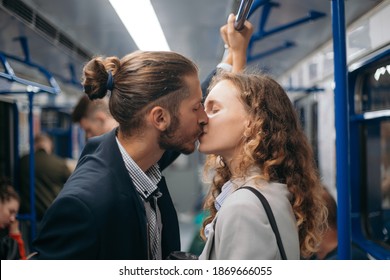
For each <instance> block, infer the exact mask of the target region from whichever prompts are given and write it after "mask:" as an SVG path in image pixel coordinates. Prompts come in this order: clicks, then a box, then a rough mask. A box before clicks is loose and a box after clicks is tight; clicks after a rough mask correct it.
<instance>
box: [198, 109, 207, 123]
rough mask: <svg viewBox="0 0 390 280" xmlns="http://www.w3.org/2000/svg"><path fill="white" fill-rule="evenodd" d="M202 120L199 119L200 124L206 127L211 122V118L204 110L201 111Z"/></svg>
mask: <svg viewBox="0 0 390 280" xmlns="http://www.w3.org/2000/svg"><path fill="white" fill-rule="evenodd" d="M200 114H201V116H200V118H199V124H201V125H205V124H207V123H208V122H209V117H208V116H207V114H206V112H205V111H204V110H200Z"/></svg>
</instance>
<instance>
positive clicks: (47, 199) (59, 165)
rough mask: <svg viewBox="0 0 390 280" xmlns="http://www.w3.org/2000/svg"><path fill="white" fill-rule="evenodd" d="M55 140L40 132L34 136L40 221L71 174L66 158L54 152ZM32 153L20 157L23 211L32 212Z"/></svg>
mask: <svg viewBox="0 0 390 280" xmlns="http://www.w3.org/2000/svg"><path fill="white" fill-rule="evenodd" d="M53 148H54V146H53V141H52V140H51V138H50V137H49V135H47V134H45V133H39V134H37V135H36V136H35V137H34V159H35V209H36V214H37V219H38V221H39V220H41V219H42V217H43V215H44V213H45V212H46V210H47V208H49V206H50V205H51V203H52V202H53V200H54V199H55V198H56V197H57V195H58V194H59V192H60V191H61V189H62V187H63V186H64V184H65V182H66V180H67V179H68V178H69V176H70V174H71V170H70V169H69V167H68V165H67V162H66V160H65V159H63V158H60V157H58V156H56V155H55V154H53ZM29 160H30V155H25V156H23V157H22V158H21V159H20V173H21V176H20V180H21V189H20V191H21V209H20V212H21V213H29V212H30V181H29V178H30V176H29V174H30V173H29V166H30V164H29Z"/></svg>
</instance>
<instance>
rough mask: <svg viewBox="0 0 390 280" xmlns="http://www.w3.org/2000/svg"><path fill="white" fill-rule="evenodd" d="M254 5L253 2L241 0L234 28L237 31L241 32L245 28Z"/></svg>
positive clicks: (251, 0)
mask: <svg viewBox="0 0 390 280" xmlns="http://www.w3.org/2000/svg"><path fill="white" fill-rule="evenodd" d="M252 3H253V0H241V4H240V7H239V8H238V12H237V16H236V21H235V23H234V28H235V29H236V30H237V31H241V30H242V29H243V28H244V23H245V20H246V19H247V17H248V14H249V11H250V9H251V6H252Z"/></svg>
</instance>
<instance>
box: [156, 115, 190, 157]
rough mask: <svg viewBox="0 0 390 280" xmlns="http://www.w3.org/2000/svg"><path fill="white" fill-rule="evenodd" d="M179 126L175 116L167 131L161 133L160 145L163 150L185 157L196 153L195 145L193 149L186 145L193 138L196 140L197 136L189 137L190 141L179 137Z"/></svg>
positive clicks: (181, 136)
mask: <svg viewBox="0 0 390 280" xmlns="http://www.w3.org/2000/svg"><path fill="white" fill-rule="evenodd" d="M179 126H180V122H179V119H178V118H177V117H176V116H174V117H173V118H172V122H171V124H170V126H169V127H168V128H167V130H165V131H163V132H161V134H160V137H159V140H158V144H159V146H160V148H161V149H163V150H171V151H172V150H173V151H177V152H180V153H182V154H185V155H189V154H191V153H192V152H193V151H194V149H195V145H193V147H186V144H188V143H189V142H190V141H191V140H192V139H193V138H195V136H194V137H192V136H191V138H190V137H188V139H186V138H185V137H183V135H179V134H178V133H177V132H178V128H179Z"/></svg>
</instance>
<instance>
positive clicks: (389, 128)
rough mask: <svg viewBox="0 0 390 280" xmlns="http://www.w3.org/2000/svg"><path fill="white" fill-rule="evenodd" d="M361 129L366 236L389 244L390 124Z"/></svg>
mask: <svg viewBox="0 0 390 280" xmlns="http://www.w3.org/2000/svg"><path fill="white" fill-rule="evenodd" d="M362 128H363V131H364V133H363V135H364V140H363V141H365V144H364V146H365V148H364V150H365V152H364V154H365V156H364V157H365V160H364V161H363V166H362V167H363V169H364V173H365V176H364V177H365V180H364V181H365V183H364V185H365V187H364V188H363V193H362V198H363V201H362V202H363V209H362V210H363V213H362V214H363V218H364V220H365V221H366V223H365V224H366V234H367V235H368V238H369V239H372V240H376V241H378V242H379V243H382V242H390V240H389V234H390V233H389V230H390V120H382V121H372V122H367V123H365V124H364V125H363V126H362Z"/></svg>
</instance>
